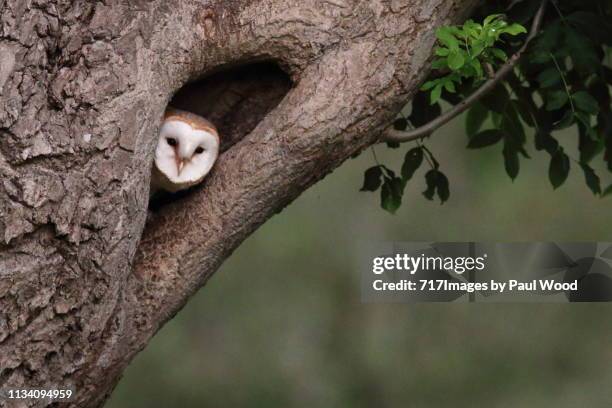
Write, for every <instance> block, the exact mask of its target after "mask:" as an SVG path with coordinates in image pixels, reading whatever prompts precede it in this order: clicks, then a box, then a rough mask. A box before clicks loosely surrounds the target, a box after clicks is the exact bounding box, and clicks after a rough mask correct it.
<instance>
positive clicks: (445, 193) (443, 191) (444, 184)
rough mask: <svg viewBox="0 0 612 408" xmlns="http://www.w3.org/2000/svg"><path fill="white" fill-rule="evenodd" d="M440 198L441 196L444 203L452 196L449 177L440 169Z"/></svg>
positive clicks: (441, 201) (441, 202)
mask: <svg viewBox="0 0 612 408" xmlns="http://www.w3.org/2000/svg"><path fill="white" fill-rule="evenodd" d="M437 184H438V188H437V190H438V198H440V204H444V203H445V202H446V201H447V200H448V198H449V197H450V188H449V183H448V178H447V177H446V175H445V174H444V173H442V172H441V171H438V183H437Z"/></svg>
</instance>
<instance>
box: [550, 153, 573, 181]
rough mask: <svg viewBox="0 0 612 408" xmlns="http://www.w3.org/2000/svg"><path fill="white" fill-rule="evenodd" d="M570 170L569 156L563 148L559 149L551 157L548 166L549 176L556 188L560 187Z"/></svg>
mask: <svg viewBox="0 0 612 408" xmlns="http://www.w3.org/2000/svg"><path fill="white" fill-rule="evenodd" d="M569 171H570V161H569V157H567V155H566V154H565V153H564V152H563V149H558V150H557V152H556V153H555V154H554V155H553V156H552V158H551V159H550V166H549V168H548V178H549V179H550V184H552V186H553V188H554V189H557V188H559V187H560V186H561V185H562V184H563V183H565V180H567V176H568V175H569Z"/></svg>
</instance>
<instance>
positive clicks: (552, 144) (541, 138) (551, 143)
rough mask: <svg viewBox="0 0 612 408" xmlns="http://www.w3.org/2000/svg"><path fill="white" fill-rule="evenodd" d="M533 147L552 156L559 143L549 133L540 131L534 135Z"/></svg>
mask: <svg viewBox="0 0 612 408" xmlns="http://www.w3.org/2000/svg"><path fill="white" fill-rule="evenodd" d="M535 147H536V149H538V150H542V149H544V150H546V151H547V152H548V154H550V155H551V156H552V155H554V154H555V153H556V152H557V150H558V149H559V142H557V140H556V139H555V138H553V137H552V136H551V135H550V133H547V132H545V131H543V130H540V131H538V132H536V134H535Z"/></svg>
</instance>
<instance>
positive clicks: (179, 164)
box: [176, 156, 185, 176]
mask: <svg viewBox="0 0 612 408" xmlns="http://www.w3.org/2000/svg"><path fill="white" fill-rule="evenodd" d="M183 167H185V160H184V159H182V158H180V157H178V156H176V169H177V170H178V175H179V176H180V175H181V172H182V171H183Z"/></svg>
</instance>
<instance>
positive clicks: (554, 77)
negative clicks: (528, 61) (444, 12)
mask: <svg viewBox="0 0 612 408" xmlns="http://www.w3.org/2000/svg"><path fill="white" fill-rule="evenodd" d="M561 80H562V79H561V74H560V73H559V71H558V70H557V67H550V68H547V69H545V70H544V71H542V72H540V75H538V82H539V83H540V86H541V87H542V88H550V87H553V86H555V85H557V84H560V83H561Z"/></svg>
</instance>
